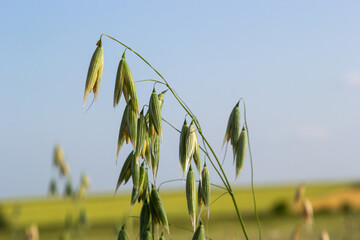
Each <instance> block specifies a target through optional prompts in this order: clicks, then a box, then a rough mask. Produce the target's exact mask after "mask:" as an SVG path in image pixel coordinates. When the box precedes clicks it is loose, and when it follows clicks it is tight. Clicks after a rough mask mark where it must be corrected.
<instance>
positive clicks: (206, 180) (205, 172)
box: [201, 163, 210, 219]
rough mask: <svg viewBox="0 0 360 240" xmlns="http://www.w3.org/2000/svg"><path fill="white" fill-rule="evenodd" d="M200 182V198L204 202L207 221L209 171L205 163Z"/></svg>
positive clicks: (208, 209)
mask: <svg viewBox="0 0 360 240" xmlns="http://www.w3.org/2000/svg"><path fill="white" fill-rule="evenodd" d="M201 175H202V180H201V192H202V198H203V201H204V205H205V208H206V211H207V217H208V219H209V215H210V173H209V169H208V168H207V166H206V163H205V164H204V168H203V171H202V173H201Z"/></svg>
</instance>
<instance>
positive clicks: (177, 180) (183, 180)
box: [157, 178, 227, 191]
mask: <svg viewBox="0 0 360 240" xmlns="http://www.w3.org/2000/svg"><path fill="white" fill-rule="evenodd" d="M199 181H200V180H196V182H197V183H198V182H199ZM171 182H185V179H181V178H178V179H171V180H167V181H164V182H162V183H160V184H159V186H158V188H157V189H158V191H160V187H161V185H164V184H167V183H171ZM210 185H211V186H213V187H217V188H220V189H223V190H226V191H227V188H224V187H222V186H219V185H216V184H213V183H210Z"/></svg>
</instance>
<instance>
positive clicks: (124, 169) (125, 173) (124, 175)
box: [114, 151, 134, 195]
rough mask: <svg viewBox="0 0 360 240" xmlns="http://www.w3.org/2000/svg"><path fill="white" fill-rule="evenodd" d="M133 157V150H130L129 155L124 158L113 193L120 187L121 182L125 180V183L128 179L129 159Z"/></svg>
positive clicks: (129, 174) (129, 172)
mask: <svg viewBox="0 0 360 240" xmlns="http://www.w3.org/2000/svg"><path fill="white" fill-rule="evenodd" d="M133 158H134V152H133V151H132V152H131V153H130V154H129V156H128V157H127V158H126V160H125V162H124V165H123V167H122V169H121V172H120V175H119V178H118V181H117V184H116V188H115V193H114V195H115V194H116V191H117V190H118V188H119V187H120V185H121V183H122V182H123V181H124V180H125V183H126V182H127V181H128V180H129V178H130V176H131V161H132V159H133Z"/></svg>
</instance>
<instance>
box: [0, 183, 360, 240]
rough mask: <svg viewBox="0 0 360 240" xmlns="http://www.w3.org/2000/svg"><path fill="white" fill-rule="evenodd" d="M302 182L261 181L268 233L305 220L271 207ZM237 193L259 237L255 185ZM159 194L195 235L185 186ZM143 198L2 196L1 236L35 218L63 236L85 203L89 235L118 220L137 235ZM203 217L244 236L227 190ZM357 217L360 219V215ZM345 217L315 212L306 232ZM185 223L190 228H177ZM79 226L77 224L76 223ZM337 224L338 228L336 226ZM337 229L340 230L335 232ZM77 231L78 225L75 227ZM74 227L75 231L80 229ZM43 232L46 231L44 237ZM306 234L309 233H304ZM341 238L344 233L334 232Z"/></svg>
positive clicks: (331, 188)
mask: <svg viewBox="0 0 360 240" xmlns="http://www.w3.org/2000/svg"><path fill="white" fill-rule="evenodd" d="M296 187H297V186H295V185H286V186H277V187H256V197H257V206H258V210H259V212H260V213H261V224H262V226H263V233H264V239H289V235H290V233H291V231H292V230H293V228H294V227H295V226H296V225H297V224H298V223H300V222H301V220H300V217H299V216H296V215H288V216H281V217H279V216H273V215H271V213H270V211H271V209H272V208H273V207H274V204H276V203H278V202H279V201H283V202H286V203H288V204H289V205H290V204H291V201H292V199H293V195H294V192H295V189H296ZM350 187H351V185H350V184H347V183H335V184H312V185H307V187H306V196H307V197H308V198H310V199H317V198H319V197H321V196H323V195H328V194H329V193H331V192H336V191H338V190H344V189H347V188H350ZM223 192H224V190H221V189H220V190H219V189H217V188H215V187H213V188H212V196H211V198H212V200H215V199H216V197H217V196H220V195H221V194H222V193H223ZM235 195H236V199H237V201H238V205H239V208H240V211H241V213H242V214H243V217H244V220H245V224H246V227H247V228H248V230H249V235H250V236H251V239H256V236H257V226H256V222H255V220H254V215H253V201H252V194H251V190H250V189H244V188H240V189H235ZM160 196H161V198H162V201H163V203H164V205H165V208H166V211H167V215H168V219H169V222H170V224H171V226H170V229H171V233H172V238H173V239H190V238H191V235H192V233H191V232H189V231H187V230H191V223H190V220H189V217H188V214H187V208H186V197H185V193H184V191H182V190H177V191H161V193H160ZM140 208H141V206H140V204H135V206H134V207H133V209H132V210H131V212H130V193H124V194H122V195H117V196H116V197H113V196H112V195H111V194H102V195H91V196H89V197H87V198H86V199H83V200H77V201H76V200H73V199H65V200H64V199H62V198H42V199H24V200H8V201H2V202H0V214H1V215H2V217H3V219H4V220H5V222H6V223H8V228H6V229H3V230H1V231H0V239H11V238H10V235H11V234H14V232H16V229H24V227H26V226H27V225H29V224H31V223H36V224H38V226H39V228H40V235H41V239H58V236H59V235H60V233H61V231H63V229H64V225H65V218H66V215H71V216H72V218H73V221H74V222H76V220H77V218H78V217H79V216H78V215H79V210H81V209H85V210H86V213H87V217H88V221H89V223H90V228H89V229H87V230H86V231H84V234H85V235H86V238H85V239H114V237H115V226H120V225H122V224H123V223H126V226H127V228H128V230H129V232H130V235H131V238H132V239H135V238H136V237H137V229H138V221H139V220H138V218H137V217H134V218H127V217H128V216H131V215H133V216H139V212H140ZM203 219H204V222H205V224H206V226H207V230H208V232H209V236H210V237H211V238H213V239H224V238H223V234H227V236H228V237H227V238H226V239H239V238H240V236H242V233H241V230H240V225H239V224H238V222H237V219H236V214H235V212H234V207H233V205H232V202H231V199H230V197H229V196H228V195H224V196H223V197H222V198H220V199H219V200H217V201H216V202H215V203H213V204H212V205H211V208H210V220H209V222H207V219H206V216H205V214H204V215H203ZM354 221H355V222H357V223H359V221H358V219H357V218H355V220H354ZM345 222H346V220H345V218H344V216H343V215H339V213H338V214H337V215H336V214H332V215H327V216H326V217H324V216H315V225H314V230H313V233H312V234H310V233H307V232H306V229H303V234H302V236H303V238H302V239H306V236H307V235H309V236H311V237H309V239H316V238H317V237H316V238H314V234H318V233H317V232H320V231H321V230H322V229H328V231H329V232H331V233H332V234H330V235H335V236H344V234H345V230H344V229H345V228H344V226H345V225H346V224H345ZM177 226H181V227H183V228H185V229H187V230H183V229H180V228H178V227H177ZM74 229H75V230H76V226H75V227H74ZM336 229H337V230H336ZM337 232H338V234H340V235H336V234H337ZM75 233H76V234H78V233H79V231H75ZM75 233H74V234H75ZM2 235H3V238H2ZM44 235H45V236H46V237H44ZM304 236H305V237H304ZM332 239H340V238H336V237H335V238H332Z"/></svg>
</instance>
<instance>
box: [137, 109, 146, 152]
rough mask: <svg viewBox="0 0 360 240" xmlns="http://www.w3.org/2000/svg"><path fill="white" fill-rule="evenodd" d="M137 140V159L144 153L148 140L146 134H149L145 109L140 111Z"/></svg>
mask: <svg viewBox="0 0 360 240" xmlns="http://www.w3.org/2000/svg"><path fill="white" fill-rule="evenodd" d="M137 131H138V132H137V141H136V148H135V159H138V158H140V155H142V152H143V149H144V146H145V147H146V145H145V141H146V135H147V127H146V122H145V116H144V114H143V111H141V113H140V118H139V119H138V124H137Z"/></svg>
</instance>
